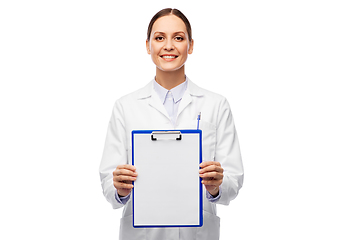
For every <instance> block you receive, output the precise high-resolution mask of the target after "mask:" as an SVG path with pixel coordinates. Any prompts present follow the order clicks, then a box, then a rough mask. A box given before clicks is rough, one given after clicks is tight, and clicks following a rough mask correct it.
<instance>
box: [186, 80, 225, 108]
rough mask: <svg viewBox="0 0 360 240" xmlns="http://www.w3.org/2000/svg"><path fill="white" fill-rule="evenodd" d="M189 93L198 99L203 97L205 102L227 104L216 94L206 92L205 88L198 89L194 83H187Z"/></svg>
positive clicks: (222, 97)
mask: <svg viewBox="0 0 360 240" xmlns="http://www.w3.org/2000/svg"><path fill="white" fill-rule="evenodd" d="M189 91H190V94H191V95H195V96H198V97H203V98H204V99H206V101H210V102H213V103H225V102H227V100H226V98H225V97H224V96H223V95H221V94H218V93H215V92H213V91H210V90H207V89H205V88H202V87H199V86H198V85H196V84H195V83H194V82H192V81H189Z"/></svg>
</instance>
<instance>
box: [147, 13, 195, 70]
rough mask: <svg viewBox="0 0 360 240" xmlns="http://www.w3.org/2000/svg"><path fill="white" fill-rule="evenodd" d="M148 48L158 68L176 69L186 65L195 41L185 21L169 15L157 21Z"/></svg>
mask: <svg viewBox="0 0 360 240" xmlns="http://www.w3.org/2000/svg"><path fill="white" fill-rule="evenodd" d="M146 48H147V52H148V54H150V55H151V58H152V60H153V62H154V63H155V65H156V67H157V68H158V69H160V70H162V71H176V70H178V69H181V68H183V67H184V64H185V62H186V59H187V57H188V54H191V53H192V51H193V41H191V42H190V41H189V37H188V33H187V31H186V26H185V24H184V22H183V21H182V20H181V19H180V18H178V17H177V16H175V15H168V16H164V17H161V18H159V19H158V20H156V21H155V23H154V25H153V28H152V31H151V35H150V40H149V41H146Z"/></svg>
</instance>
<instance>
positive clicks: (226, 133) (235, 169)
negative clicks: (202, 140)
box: [215, 99, 244, 205]
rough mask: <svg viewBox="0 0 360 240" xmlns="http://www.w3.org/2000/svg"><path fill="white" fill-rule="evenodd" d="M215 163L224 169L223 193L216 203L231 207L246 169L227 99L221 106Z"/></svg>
mask: <svg viewBox="0 0 360 240" xmlns="http://www.w3.org/2000/svg"><path fill="white" fill-rule="evenodd" d="M215 161H218V162H220V163H221V166H222V168H223V169H224V178H223V183H222V185H221V189H222V193H221V197H220V199H219V200H218V201H217V202H216V203H217V204H223V205H229V203H230V201H231V200H233V199H235V198H236V196H237V195H238V192H239V190H240V188H241V187H242V185H243V180H244V169H243V164H242V159H241V153H240V145H239V140H238V136H237V133H236V129H235V124H234V120H233V116H232V113H231V109H230V106H229V103H228V102H227V100H226V99H223V100H222V102H221V104H220V106H219V113H218V120H217V129H216V147H215Z"/></svg>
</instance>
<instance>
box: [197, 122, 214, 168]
mask: <svg viewBox="0 0 360 240" xmlns="http://www.w3.org/2000/svg"><path fill="white" fill-rule="evenodd" d="M200 130H201V131H202V135H203V136H202V137H203V138H202V139H203V141H202V145H203V149H202V153H203V159H202V161H203V162H206V161H213V160H214V159H215V144H216V127H215V125H213V124H212V123H209V122H206V121H203V120H201V121H200Z"/></svg>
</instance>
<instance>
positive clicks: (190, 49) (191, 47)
mask: <svg viewBox="0 0 360 240" xmlns="http://www.w3.org/2000/svg"><path fill="white" fill-rule="evenodd" d="M193 50H194V39H191V43H190V45H189V49H188V54H192V53H193Z"/></svg>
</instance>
